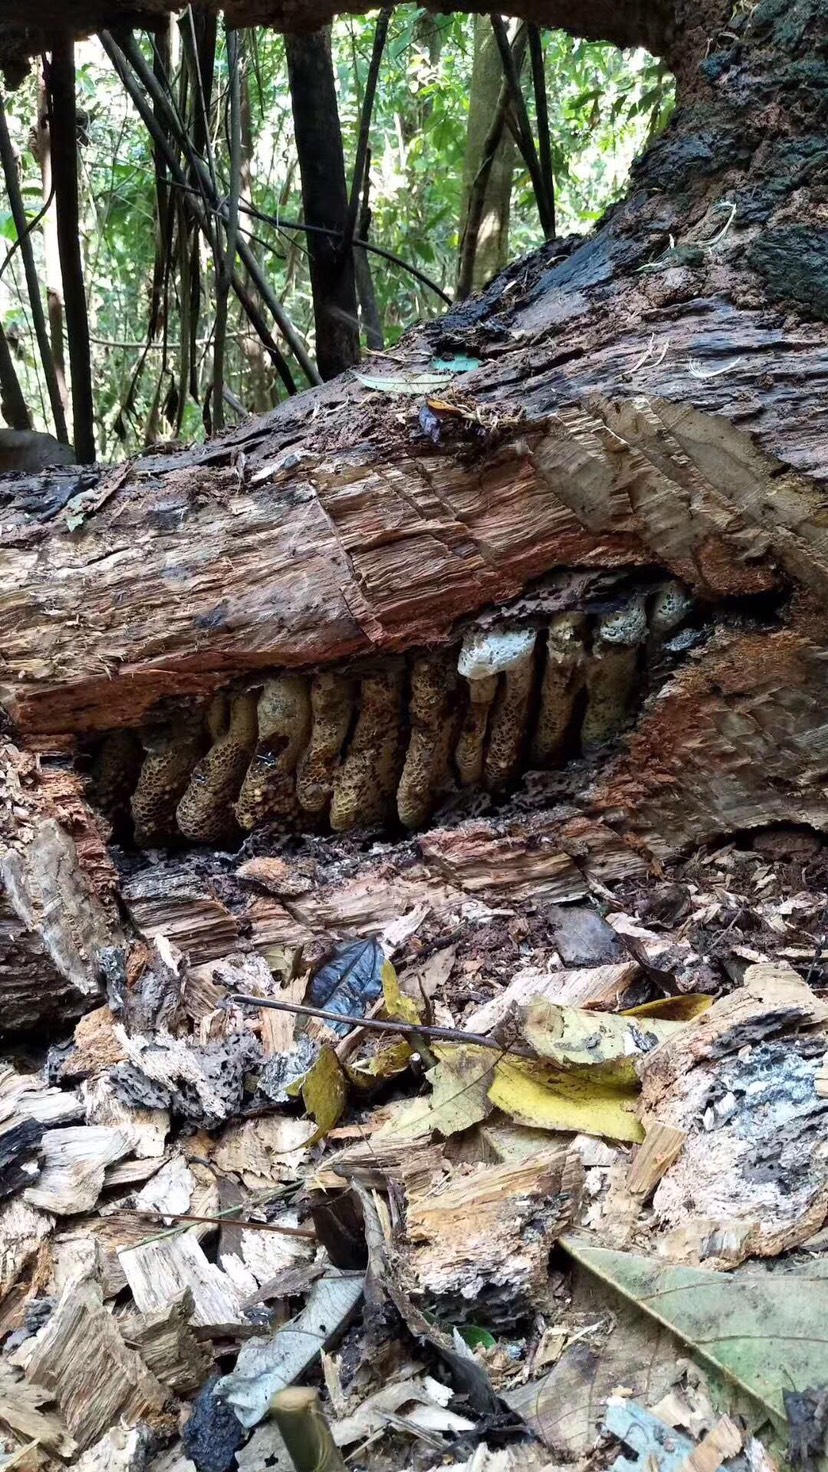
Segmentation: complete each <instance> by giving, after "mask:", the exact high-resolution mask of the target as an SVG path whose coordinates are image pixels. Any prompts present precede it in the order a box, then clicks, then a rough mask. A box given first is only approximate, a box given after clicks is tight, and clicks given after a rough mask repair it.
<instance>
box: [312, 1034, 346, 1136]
mask: <svg viewBox="0 0 828 1472" xmlns="http://www.w3.org/2000/svg"><path fill="white" fill-rule="evenodd" d="M302 1098H303V1100H304V1103H305V1108H306V1109H307V1111H308V1114H312V1115H313V1117H314V1119H315V1120H316V1123H317V1125H318V1126H319V1128H318V1130H317V1132H316V1134H315V1135H314V1137H313V1140H309V1141H308V1142H307V1143H308V1144H313V1143H314V1141H316V1140H321V1139H323V1138H324V1137H325V1135H327V1133H328V1131H329V1130H332V1129H333V1127H334V1125H335V1124H336V1123H337V1121H338V1120H339V1119H340V1118H341V1116H342V1112H343V1110H344V1108H345V1105H346V1103H347V1101H348V1080H347V1079H346V1077H345V1075H344V1073H343V1072H342V1069H341V1068H340V1066H339V1059H338V1058H337V1056H336V1053H335V1052H334V1050H333V1048H331V1047H327V1046H325V1047H323V1048H322V1050H321V1052H320V1054H319V1057H318V1058H317V1060H316V1062H315V1063H314V1065H313V1067H312V1068H309V1069H308V1071H307V1073H306V1074H305V1077H304V1079H303V1081H302Z"/></svg>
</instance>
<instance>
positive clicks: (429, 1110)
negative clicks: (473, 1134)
mask: <svg viewBox="0 0 828 1472" xmlns="http://www.w3.org/2000/svg"><path fill="white" fill-rule="evenodd" d="M439 1057H440V1061H439V1063H438V1064H437V1067H436V1068H432V1069H429V1071H428V1073H427V1074H426V1078H427V1079H428V1082H429V1083H430V1084H431V1089H432V1093H431V1096H430V1098H425V1099H412V1100H411V1101H410V1102H409V1103H408V1104H406V1105H404V1106H403V1108H402V1109H401V1110H400V1111H399V1113H397V1114H396V1115H395V1116H394V1118H393V1119H392V1120H390V1121H389V1123H388V1124H387V1125H383V1127H382V1129H380V1130H377V1134H376V1138H377V1139H378V1140H386V1141H387V1140H390V1139H394V1140H416V1139H422V1138H424V1137H426V1136H429V1135H431V1134H433V1133H435V1132H436V1133H437V1134H440V1135H444V1136H448V1135H454V1134H457V1133H458V1131H459V1130H467V1129H470V1128H471V1126H472V1125H473V1124H478V1123H479V1122H480V1120H481V1119H485V1118H486V1116H487V1115H488V1114H491V1112H492V1107H493V1106H492V1103H491V1100H490V1098H489V1085H490V1084H491V1081H492V1077H493V1069H494V1065H495V1060H496V1059H497V1057H498V1054H497V1053H495V1052H493V1051H490V1050H489V1049H488V1048H466V1047H457V1046H455V1045H454V1044H452V1045H450V1046H446V1047H441V1048H440V1049H439Z"/></svg>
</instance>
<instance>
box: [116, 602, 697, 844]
mask: <svg viewBox="0 0 828 1472" xmlns="http://www.w3.org/2000/svg"><path fill="white" fill-rule="evenodd" d="M693 610H694V605H693V602H692V600H691V599H690V597H689V596H688V594H687V593H686V592H685V590H684V589H683V588H682V587H681V586H680V585H679V584H678V583H675V582H672V581H671V582H666V583H662V584H660V585H656V586H655V587H653V586H652V585H651V586H649V587H647V588H633V589H632V590H631V591H627V592H625V593H623V594H621V595H620V596H616V597H615V598H614V599H613V600H612V601H611V602H605V603H604V604H598V605H596V606H593V607H592V608H590V607H589V606H587V607H582V608H579V609H577V610H571V611H564V612H561V613H554V614H552V615H551V616H547V617H546V618H545V619H541V618H540V617H534V618H532V619H531V620H530V621H524V622H520V621H518V620H517V619H515V620H514V621H513V622H511V623H510V620H509V615H508V611H507V612H504V613H503V615H502V619H501V621H500V622H491V621H490V619H487V621H486V624H485V626H484V625H483V623H482V621H481V624H480V625H478V626H474V627H472V628H470V629H469V630H468V631H467V632H466V634H465V636H464V637H463V638H462V642H460V643H459V644H458V643H455V644H453V645H450V646H449V647H447V648H444V649H440V650H437V651H417V652H414V653H412V654H411V655H408V656H405V657H403V656H401V655H392V656H388V657H386V658H380V657H378V658H377V659H376V660H375V661H372V662H370V663H369V662H363V663H362V664H361V665H360V664H353V665H351V666H348V667H345V666H343V667H342V668H333V669H328V670H322V671H318V672H315V673H310V674H303V673H293V672H291V673H287V672H278V671H277V672H275V673H274V674H272V675H270V676H268V677H267V678H265V679H264V680H263V681H260V682H259V684H258V685H257V686H255V687H254V688H248V689H239V690H235V691H227V692H219V693H218V694H217V695H216V696H215V698H214V699H213V700H212V701H211V702H210V704H209V705H208V706H207V707H206V708H202V707H198V708H197V707H195V706H192V705H191V706H189V707H188V708H183V707H182V708H181V709H178V710H176V711H174V712H172V713H171V714H169V715H168V716H166V718H163V719H162V718H160V717H159V719H158V720H157V721H156V722H155V723H154V724H152V725H149V726H147V727H145V728H144V729H142V730H140V731H139V732H137V733H135V732H124V731H116V732H113V733H111V735H110V736H108V737H105V738H104V739H103V741H102V742H101V743H100V745H99V747H98V749H97V751H96V753H95V755H94V760H93V765H92V775H91V783H92V788H93V795H94V796H95V798H96V800H97V802H98V804H99V806H100V807H101V808H103V810H104V811H105V812H106V813H107V814H108V816H110V817H111V819H112V821H113V823H115V824H117V823H119V822H120V823H121V826H123V816H124V814H125V813H126V812H127V811H129V812H130V813H131V824H132V833H133V836H134V841H135V843H136V844H137V845H138V846H139V847H150V846H152V845H158V844H167V843H172V842H178V841H181V840H182V839H185V840H188V841H189V842H191V843H200V844H216V845H220V844H224V843H229V842H233V841H238V840H239V838H240V837H241V836H242V834H244V833H245V832H250V831H251V830H252V829H255V828H258V827H261V826H262V825H264V824H274V823H275V824H277V825H280V826H282V827H283V828H287V829H291V830H299V831H301V830H302V829H305V830H308V829H311V830H316V831H320V830H321V831H325V830H328V831H331V830H333V831H334V832H343V831H346V830H349V829H355V828H376V827H378V826H390V827H392V828H393V827H402V828H404V829H409V830H416V829H421V828H423V827H425V826H426V825H427V824H428V822H429V820H430V818H431V816H432V814H433V812H434V810H435V808H436V807H438V806H439V805H440V803H441V802H443V801H444V800H445V799H446V798H447V797H448V796H449V795H451V794H452V793H456V792H458V791H459V790H461V789H475V788H476V789H482V790H486V791H488V792H491V793H495V794H497V793H503V792H506V791H508V790H509V789H510V788H511V787H513V786H514V784H515V783H516V782H517V781H518V780H519V778H520V777H521V776H522V775H523V773H524V772H526V771H527V770H528V769H530V768H550V767H551V768H554V767H559V766H561V765H563V764H564V763H565V762H567V761H568V760H570V759H571V758H573V757H575V756H579V755H584V754H588V753H590V752H592V751H593V750H595V749H597V748H600V747H602V746H604V745H605V744H607V743H608V742H611V741H612V740H613V738H615V737H616V736H617V735H618V734H619V732H620V731H621V730H622V729H623V728H624V726H625V725H626V724H627V723H628V722H629V720H630V717H631V715H632V713H633V711H634V709H635V708H636V706H637V705H638V704H639V703H640V699H641V693H642V690H645V689H646V686H647V670H648V666H649V665H650V664H651V663H652V661H653V660H654V659H655V658H657V657H658V655H659V654H660V652H661V650H662V649H663V647H664V644H665V642H666V641H667V640H668V639H669V638H670V636H671V635H673V634H674V633H675V632H676V630H678V629H679V628H680V626H681V625H682V624H683V623H684V622H685V621H686V620H687V619H688V618H689V617H690V616H691V615H692V613H693Z"/></svg>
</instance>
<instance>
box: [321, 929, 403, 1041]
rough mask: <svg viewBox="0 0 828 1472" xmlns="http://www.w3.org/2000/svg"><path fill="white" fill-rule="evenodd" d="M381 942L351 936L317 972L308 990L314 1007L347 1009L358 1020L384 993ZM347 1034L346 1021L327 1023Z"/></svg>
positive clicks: (333, 1009) (349, 1015)
mask: <svg viewBox="0 0 828 1472" xmlns="http://www.w3.org/2000/svg"><path fill="white" fill-rule="evenodd" d="M384 961H385V956H384V955H383V951H382V946H381V945H380V944H379V941H376V940H352V941H349V942H348V944H347V945H344V946H340V947H339V949H338V950H336V951H334V954H333V955H332V956H331V957H330V959H329V960H327V961H325V962H323V964H322V965H321V966H320V968H319V970H318V971H317V972H316V974H315V976H314V977H313V980H312V981H311V984H310V989H309V991H308V1001H309V1002H310V1004H311V1006H312V1007H324V1008H325V1009H326V1011H328V1012H344V1013H345V1014H346V1015H347V1016H348V1017H353V1018H354V1019H355V1021H358V1020H359V1018H360V1017H364V1016H365V1014H366V1013H367V1011H368V1009H369V1007H370V1006H371V1004H372V1003H373V1002H375V1001H376V1000H377V998H378V997H379V996H381V995H382V967H383V962H384ZM328 1026H329V1027H331V1028H333V1030H334V1032H336V1033H339V1035H340V1036H344V1034H345V1033H347V1032H348V1031H349V1027H348V1024H347V1022H331V1023H329V1024H328Z"/></svg>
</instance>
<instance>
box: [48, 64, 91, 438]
mask: <svg viewBox="0 0 828 1472" xmlns="http://www.w3.org/2000/svg"><path fill="white" fill-rule="evenodd" d="M49 95H50V102H51V108H50V111H51V116H52V120H53V125H54V126H53V130H52V174H53V178H54V184H55V202H56V206H57V235H58V250H59V253H60V267H61V275H62V278H63V295H64V307H65V312H66V328H67V336H68V339H69V372H70V377H71V380H72V422H73V425H74V442H75V454H76V455H77V457H78V460H79V461H81V462H82V463H84V462H88V463H91V462H92V461H94V459H95V409H94V403H93V398H92V356H91V350H90V345H89V317H88V313H87V309H86V289H85V287H84V281H83V255H82V252H81V242H80V211H79V203H78V138H77V134H78V127H77V112H76V107H75V47H74V42H73V41H72V40H71V38H70V37H69V36H67V35H63V36H61V37H60V39H57V40H55V42H54V44H53V47H52V60H51V66H50V69H49Z"/></svg>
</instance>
